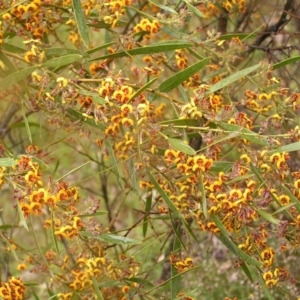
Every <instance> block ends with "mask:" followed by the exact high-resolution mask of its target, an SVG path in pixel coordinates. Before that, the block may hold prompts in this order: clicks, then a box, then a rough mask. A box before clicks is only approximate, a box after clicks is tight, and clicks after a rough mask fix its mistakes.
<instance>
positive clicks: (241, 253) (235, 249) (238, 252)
mask: <svg viewBox="0 0 300 300" xmlns="http://www.w3.org/2000/svg"><path fill="white" fill-rule="evenodd" d="M211 218H212V220H213V221H214V222H215V224H216V225H217V227H218V228H219V229H220V231H221V234H220V235H219V236H218V235H216V237H217V238H218V239H219V240H220V241H221V242H222V243H223V244H224V245H225V246H226V247H227V248H228V250H230V251H231V252H232V253H233V254H235V255H236V256H237V257H238V258H240V259H242V260H243V261H244V262H246V263H248V264H249V265H253V266H256V267H261V263H260V262H259V261H257V260H256V259H254V258H252V257H251V256H249V255H248V254H246V253H245V252H244V251H242V250H241V249H240V248H239V247H238V246H237V245H236V244H235V243H234V242H233V241H232V240H231V239H230V237H229V236H228V232H227V230H226V228H225V227H224V225H223V224H222V222H221V221H220V220H219V218H218V217H217V216H216V215H211Z"/></svg>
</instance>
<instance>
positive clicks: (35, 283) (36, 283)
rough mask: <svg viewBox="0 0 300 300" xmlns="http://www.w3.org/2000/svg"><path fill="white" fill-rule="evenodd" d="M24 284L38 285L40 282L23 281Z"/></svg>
mask: <svg viewBox="0 0 300 300" xmlns="http://www.w3.org/2000/svg"><path fill="white" fill-rule="evenodd" d="M24 285H25V286H38V285H40V283H38V282H28V281H27V282H24Z"/></svg>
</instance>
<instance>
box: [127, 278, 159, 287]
mask: <svg viewBox="0 0 300 300" xmlns="http://www.w3.org/2000/svg"><path fill="white" fill-rule="evenodd" d="M124 280H125V281H129V282H136V283H138V284H140V285H144V286H147V287H154V284H153V283H151V282H150V281H148V280H145V279H143V278H138V277H131V278H125V279H124Z"/></svg>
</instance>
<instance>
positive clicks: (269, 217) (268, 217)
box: [255, 209, 280, 225]
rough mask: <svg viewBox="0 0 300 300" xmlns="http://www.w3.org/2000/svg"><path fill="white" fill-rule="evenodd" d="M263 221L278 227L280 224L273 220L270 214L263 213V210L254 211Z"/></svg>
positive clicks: (278, 221)
mask: <svg viewBox="0 0 300 300" xmlns="http://www.w3.org/2000/svg"><path fill="white" fill-rule="evenodd" d="M255 210H256V211H257V212H258V213H259V214H260V215H261V216H262V217H263V218H264V219H265V220H267V221H268V222H270V223H272V224H276V225H278V224H279V223H280V220H278V219H276V218H274V217H273V216H271V215H270V214H268V213H267V212H265V211H264V210H261V209H255Z"/></svg>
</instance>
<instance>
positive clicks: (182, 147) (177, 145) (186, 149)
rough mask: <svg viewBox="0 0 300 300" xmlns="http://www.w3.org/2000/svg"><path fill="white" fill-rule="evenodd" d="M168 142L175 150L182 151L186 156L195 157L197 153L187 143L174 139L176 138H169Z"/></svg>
mask: <svg viewBox="0 0 300 300" xmlns="http://www.w3.org/2000/svg"><path fill="white" fill-rule="evenodd" d="M168 142H169V143H170V145H172V147H174V149H176V150H178V151H181V152H183V153H185V154H188V155H195V154H196V151H195V150H194V149H193V148H192V147H191V146H189V145H188V144H187V143H185V142H184V141H182V140H179V139H174V138H168Z"/></svg>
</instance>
